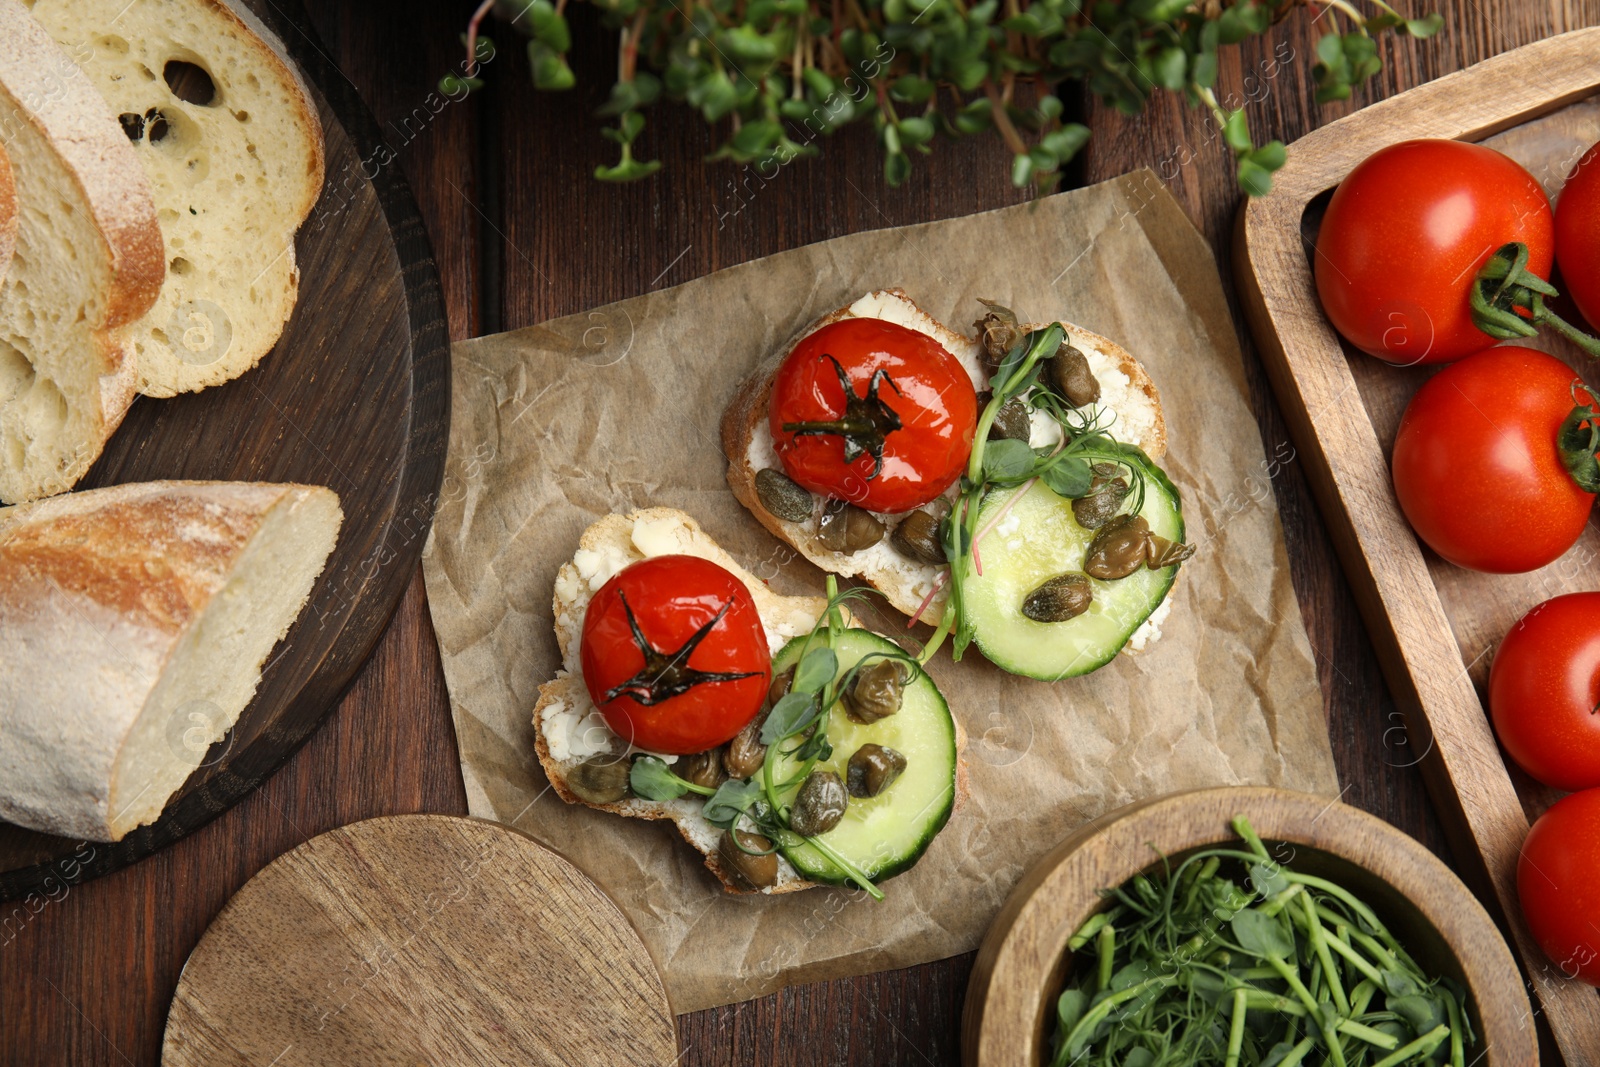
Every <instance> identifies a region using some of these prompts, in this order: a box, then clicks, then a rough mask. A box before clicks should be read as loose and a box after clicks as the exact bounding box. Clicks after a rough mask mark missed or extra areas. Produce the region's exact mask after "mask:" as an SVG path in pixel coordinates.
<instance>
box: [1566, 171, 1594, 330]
mask: <svg viewBox="0 0 1600 1067" xmlns="http://www.w3.org/2000/svg"><path fill="white" fill-rule="evenodd" d="M1556 262H1557V263H1559V264H1561V281H1562V285H1563V287H1564V289H1565V291H1566V294H1567V295H1568V296H1570V297H1571V298H1572V302H1573V303H1574V304H1576V305H1577V306H1578V310H1579V311H1581V312H1583V317H1584V318H1586V319H1588V320H1589V324H1590V325H1591V326H1597V325H1600V144H1597V145H1595V146H1594V147H1593V148H1591V149H1589V151H1587V152H1585V153H1584V154H1583V158H1582V159H1580V160H1578V165H1577V166H1576V167H1574V168H1573V170H1572V173H1571V174H1569V175H1568V176H1567V184H1566V185H1565V186H1563V187H1562V189H1561V197H1560V198H1559V199H1558V200H1557V201H1556Z"/></svg>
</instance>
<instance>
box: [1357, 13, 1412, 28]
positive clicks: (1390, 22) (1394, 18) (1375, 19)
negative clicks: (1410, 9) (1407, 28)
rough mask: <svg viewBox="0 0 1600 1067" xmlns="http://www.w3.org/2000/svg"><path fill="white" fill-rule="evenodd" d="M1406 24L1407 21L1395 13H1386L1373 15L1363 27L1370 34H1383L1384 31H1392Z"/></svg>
mask: <svg viewBox="0 0 1600 1067" xmlns="http://www.w3.org/2000/svg"><path fill="white" fill-rule="evenodd" d="M1405 23H1406V20H1405V19H1403V18H1401V17H1400V16H1399V15H1396V14H1395V13H1394V12H1393V11H1386V12H1384V13H1383V14H1381V15H1373V16H1372V17H1371V18H1369V19H1367V21H1366V22H1364V23H1362V26H1363V27H1365V28H1366V31H1367V32H1368V33H1382V32H1383V31H1384V30H1391V29H1393V28H1394V27H1396V26H1404V25H1405Z"/></svg>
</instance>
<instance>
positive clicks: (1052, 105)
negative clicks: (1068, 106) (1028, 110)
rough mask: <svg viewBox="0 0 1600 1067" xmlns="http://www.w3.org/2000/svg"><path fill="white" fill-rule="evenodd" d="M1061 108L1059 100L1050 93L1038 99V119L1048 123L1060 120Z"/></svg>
mask: <svg viewBox="0 0 1600 1067" xmlns="http://www.w3.org/2000/svg"><path fill="white" fill-rule="evenodd" d="M1062 107H1063V105H1062V103H1061V98H1060V97H1059V96H1056V95H1055V94H1054V93H1052V94H1050V95H1048V96H1045V97H1041V98H1040V100H1039V107H1038V109H1037V110H1038V112H1039V117H1040V118H1043V119H1044V120H1045V121H1047V122H1048V121H1049V120H1051V119H1055V118H1060V116H1061V109H1062Z"/></svg>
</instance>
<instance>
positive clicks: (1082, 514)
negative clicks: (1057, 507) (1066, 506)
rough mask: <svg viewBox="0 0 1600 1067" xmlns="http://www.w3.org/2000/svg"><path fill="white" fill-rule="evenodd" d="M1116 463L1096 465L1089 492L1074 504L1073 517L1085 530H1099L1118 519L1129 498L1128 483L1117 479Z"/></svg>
mask: <svg viewBox="0 0 1600 1067" xmlns="http://www.w3.org/2000/svg"><path fill="white" fill-rule="evenodd" d="M1117 469H1118V468H1117V465H1116V464H1115V463H1096V464H1095V465H1094V479H1093V481H1091V482H1090V483H1089V492H1088V493H1087V494H1086V495H1084V496H1081V497H1079V498H1078V499H1077V500H1074V501H1073V502H1072V517H1073V518H1075V519H1077V520H1078V525H1079V526H1082V527H1083V528H1084V529H1085V530H1098V529H1099V528H1100V527H1102V526H1104V525H1105V524H1106V523H1108V522H1110V521H1111V520H1112V519H1113V518H1115V517H1116V514H1117V511H1118V510H1119V509H1121V507H1122V502H1123V501H1124V500H1126V499H1127V497H1128V483H1127V480H1126V479H1124V478H1119V477H1117V474H1116V472H1117Z"/></svg>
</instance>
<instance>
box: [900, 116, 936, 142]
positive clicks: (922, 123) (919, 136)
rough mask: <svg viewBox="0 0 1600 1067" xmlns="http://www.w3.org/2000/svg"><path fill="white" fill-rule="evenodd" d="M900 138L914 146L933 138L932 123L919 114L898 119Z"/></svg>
mask: <svg viewBox="0 0 1600 1067" xmlns="http://www.w3.org/2000/svg"><path fill="white" fill-rule="evenodd" d="M900 140H901V141H902V142H904V143H905V144H908V145H911V146H912V147H916V146H918V145H925V144H927V143H928V142H929V141H931V140H933V123H931V122H929V121H928V120H927V119H925V118H922V117H920V116H914V117H912V118H908V119H901V120H900Z"/></svg>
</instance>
